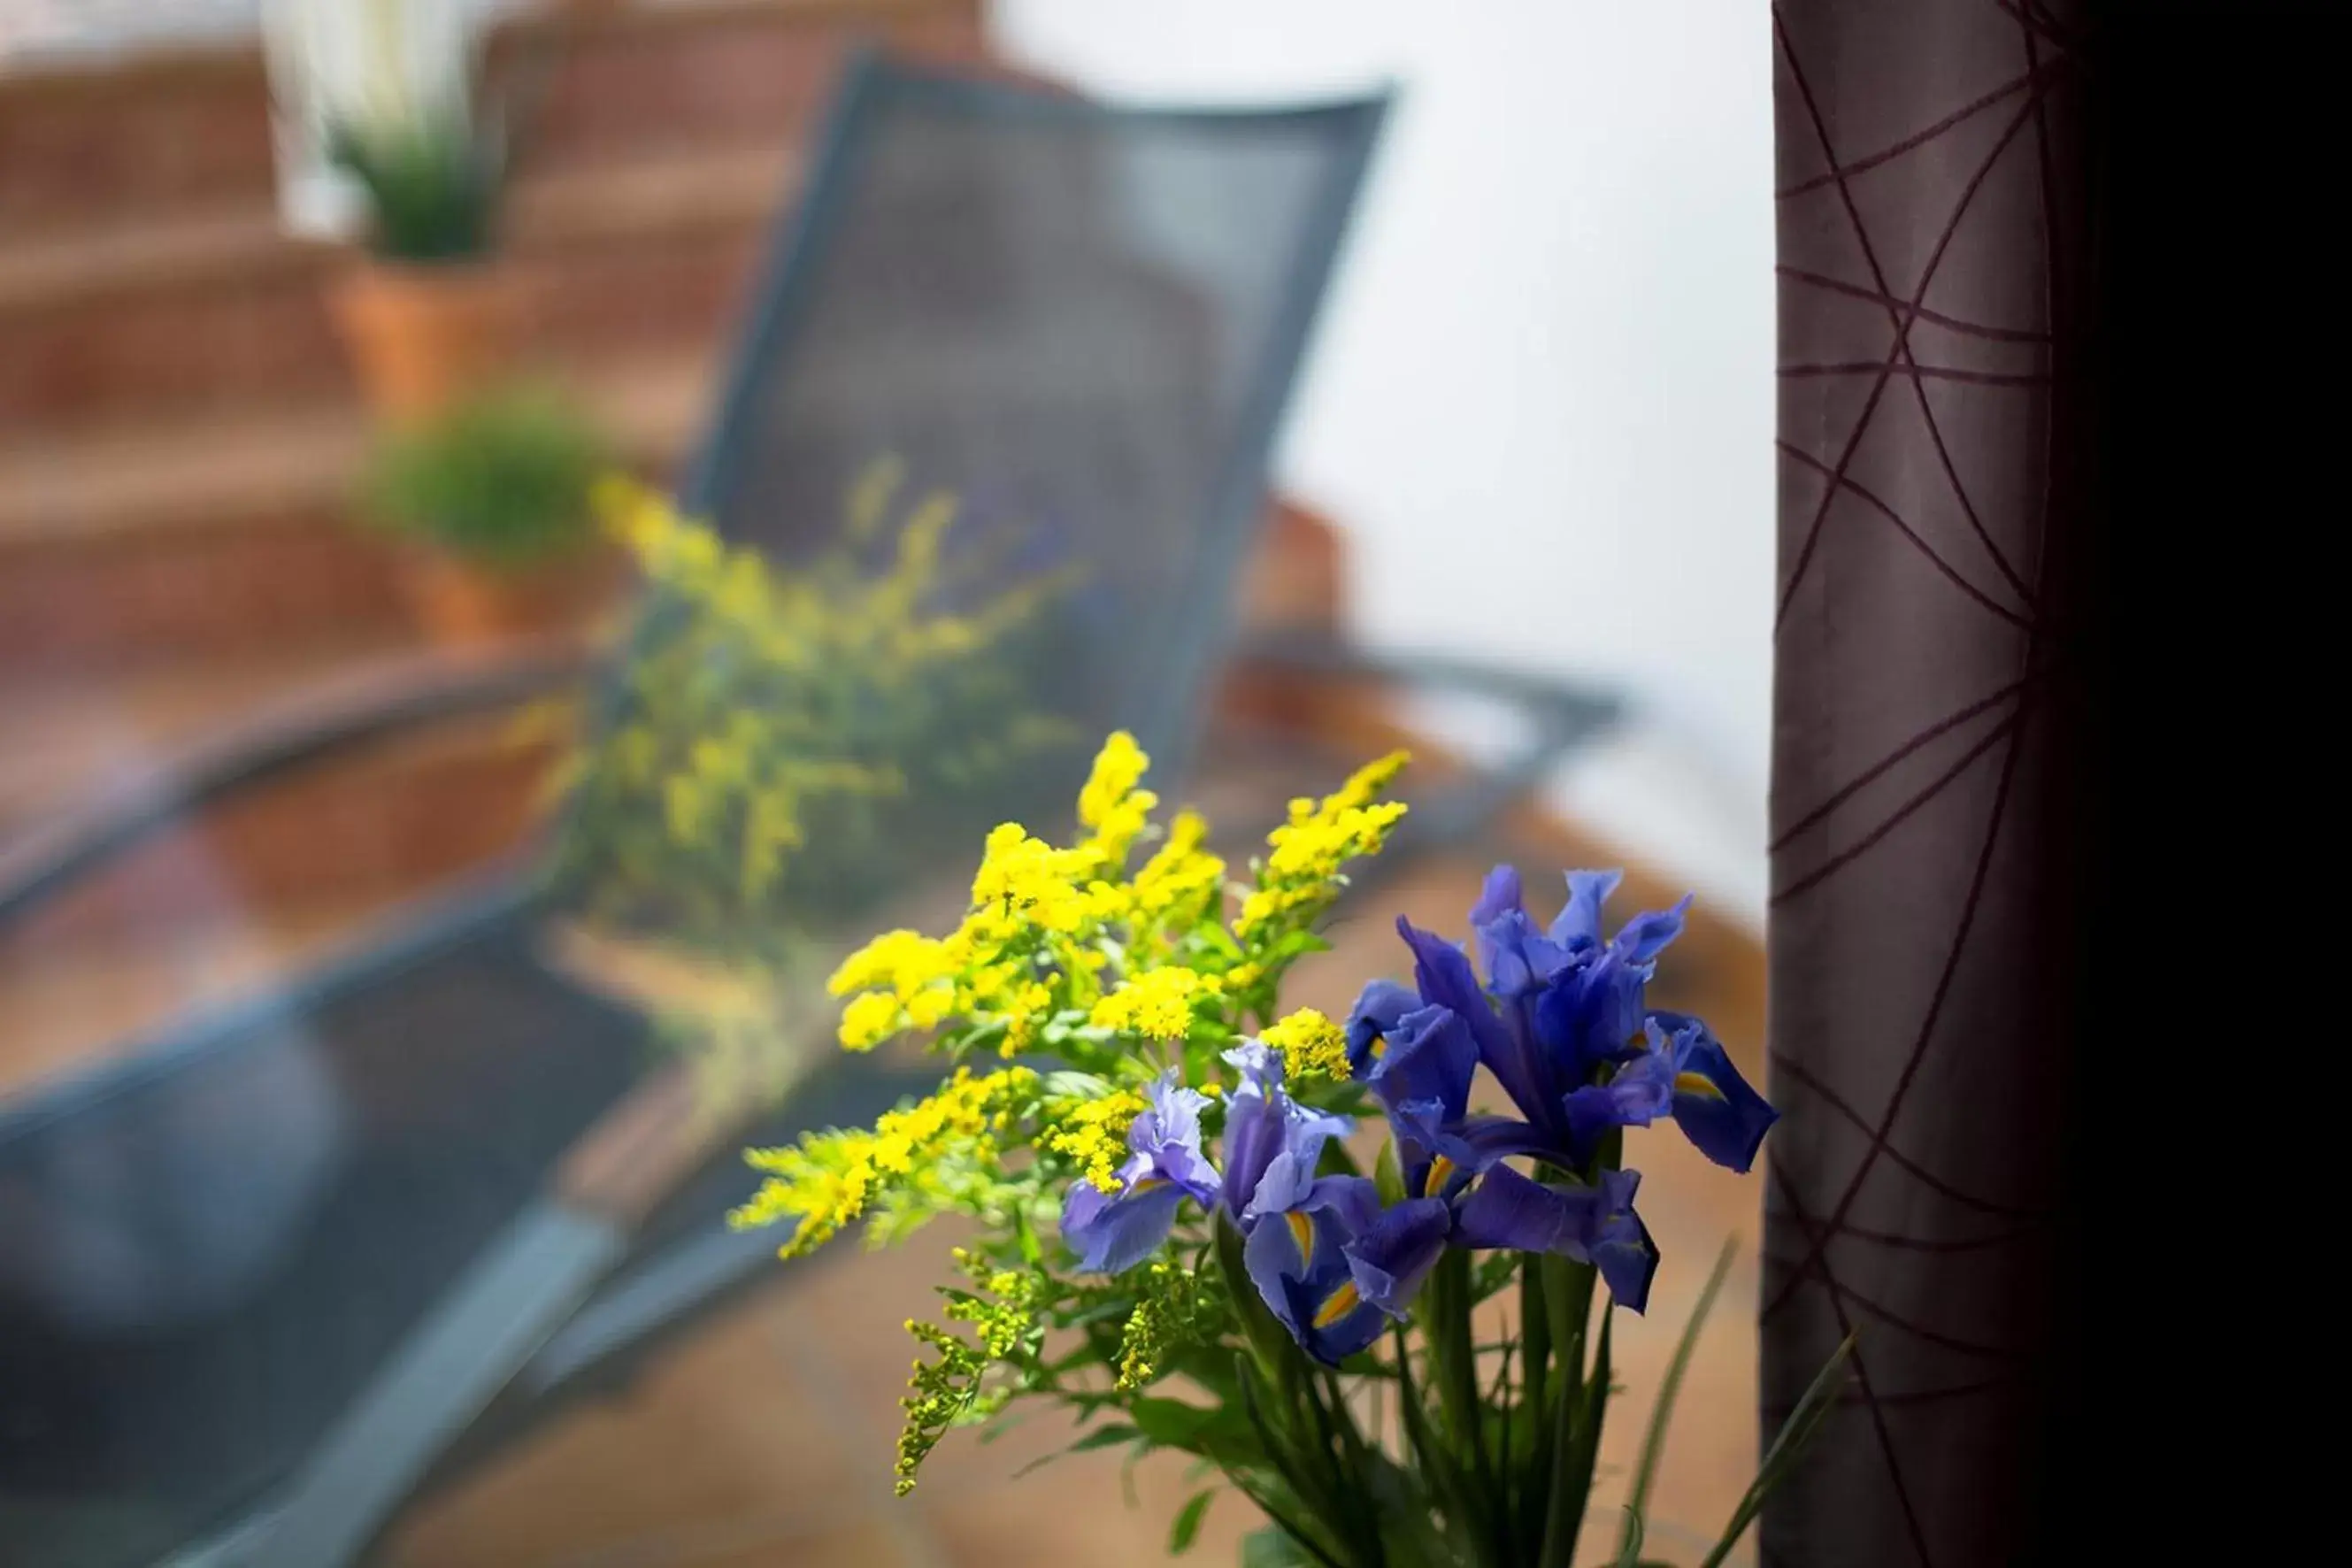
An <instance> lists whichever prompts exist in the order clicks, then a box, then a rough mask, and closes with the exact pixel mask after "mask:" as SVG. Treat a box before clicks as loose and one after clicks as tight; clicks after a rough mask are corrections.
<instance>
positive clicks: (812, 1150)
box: [728, 1068, 1037, 1258]
mask: <svg viewBox="0 0 2352 1568" xmlns="http://www.w3.org/2000/svg"><path fill="white" fill-rule="evenodd" d="M1036 1082H1037V1076H1036V1074H1034V1073H1033V1072H1031V1071H1029V1069H1027V1068H1007V1069H1005V1070H1004V1071H1002V1072H995V1073H991V1074H989V1075H987V1076H986V1077H984V1078H975V1077H974V1076H972V1073H971V1069H970V1068H957V1069H956V1073H955V1076H954V1077H953V1078H951V1079H949V1080H948V1081H947V1083H945V1084H944V1085H942V1086H941V1087H940V1089H939V1091H938V1092H937V1093H935V1094H932V1095H931V1096H929V1098H927V1099H924V1100H918V1101H916V1102H915V1103H914V1104H913V1105H910V1106H908V1107H906V1108H905V1109H904V1110H893V1111H890V1112H888V1113H887V1114H886V1115H884V1116H883V1117H882V1118H881V1119H880V1120H879V1121H876V1122H875V1124H874V1126H873V1128H872V1129H871V1130H870V1131H868V1130H865V1129H857V1130H853V1131H838V1130H836V1131H826V1132H813V1133H810V1134H809V1135H808V1136H807V1137H805V1138H803V1139H802V1140H801V1141H800V1142H798V1143H795V1144H793V1145H791V1146H790V1147H787V1148H782V1149H751V1150H747V1151H746V1152H744V1156H743V1157H744V1159H745V1160H746V1161H747V1162H748V1163H750V1164H751V1167H752V1168H753V1169H755V1170H759V1171H764V1172H766V1173H767V1180H765V1181H764V1182H762V1183H761V1184H760V1190H759V1191H758V1192H757V1193H755V1194H752V1196H751V1201H750V1202H748V1203H746V1204H744V1205H742V1206H741V1207H740V1208H738V1209H736V1210H735V1211H734V1213H732V1214H730V1215H728V1223H729V1224H730V1225H731V1226H734V1227H735V1228H737V1229H739V1230H741V1229H748V1228H750V1227H751V1226H763V1225H773V1224H776V1223H777V1222H779V1221H781V1220H784V1219H793V1220H795V1221H797V1222H798V1223H797V1227H796V1228H795V1229H794V1231H793V1235H792V1237H790V1239H788V1240H787V1241H786V1242H785V1243H784V1245H783V1247H782V1249H781V1253H782V1256H783V1257H786V1258H798V1257H801V1256H803V1254H806V1253H809V1252H813V1251H814V1250H815V1249H816V1248H817V1247H822V1246H824V1244H825V1243H826V1242H828V1241H830V1240H832V1239H833V1238H834V1237H835V1236H837V1235H839V1234H840V1233H841V1231H842V1229H843V1228H844V1227H845V1226H850V1225H854V1224H856V1222H857V1221H858V1220H859V1219H860V1218H862V1217H863V1216H864V1215H865V1214H866V1211H867V1209H869V1208H870V1207H872V1206H873V1205H874V1204H875V1203H876V1202H877V1200H878V1199H880V1198H881V1197H882V1196H883V1195H884V1194H887V1193H888V1192H890V1191H892V1190H894V1189H896V1188H898V1187H900V1186H903V1185H904V1184H907V1183H908V1181H910V1180H911V1179H914V1178H917V1177H919V1176H921V1175H924V1174H927V1173H929V1169H930V1167H932V1166H934V1165H938V1164H940V1163H945V1162H946V1161H947V1160H948V1159H949V1158H950V1156H956V1157H961V1158H963V1159H967V1160H973V1159H977V1160H981V1161H989V1160H992V1159H993V1158H994V1157H995V1154H996V1148H995V1140H996V1138H997V1136H998V1135H999V1134H1001V1133H1003V1131H1005V1125H1006V1121H1007V1115H1008V1111H1009V1110H1010V1108H1011V1106H1012V1105H1013V1103H1014V1102H1015V1101H1017V1100H1019V1099H1020V1098H1021V1097H1022V1096H1024V1095H1025V1094H1027V1093H1028V1092H1030V1091H1031V1090H1033V1089H1034V1087H1035V1085H1036Z"/></svg>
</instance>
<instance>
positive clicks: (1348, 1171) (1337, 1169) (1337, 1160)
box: [1315, 1138, 1363, 1176]
mask: <svg viewBox="0 0 2352 1568" xmlns="http://www.w3.org/2000/svg"><path fill="white" fill-rule="evenodd" d="M1315 1173H1316V1174H1317V1175H1318V1176H1360V1175H1362V1174H1363V1172H1362V1170H1361V1169H1360V1168H1359V1167H1358V1166H1357V1164H1356V1157H1355V1156H1354V1155H1353V1154H1350V1153H1349V1152H1348V1146H1347V1145H1346V1144H1345V1143H1342V1142H1339V1140H1338V1139H1337V1138H1334V1139H1332V1140H1330V1141H1329V1142H1327V1143H1325V1144H1324V1145H1323V1154H1322V1157H1321V1158H1320V1159H1318V1160H1317V1161H1316V1162H1315Z"/></svg>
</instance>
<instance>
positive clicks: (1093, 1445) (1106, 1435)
mask: <svg viewBox="0 0 2352 1568" xmlns="http://www.w3.org/2000/svg"><path fill="white" fill-rule="evenodd" d="M1139 1436H1142V1433H1141V1431H1140V1430H1139V1429H1138V1428H1136V1427H1133V1426H1129V1425H1127V1424H1126V1423H1125V1422H1114V1423H1112V1424H1111V1425H1110V1426H1097V1427H1096V1428H1095V1429H1094V1430H1093V1431H1091V1432H1089V1433H1087V1435H1086V1436H1083V1437H1081V1438H1079V1439H1078V1440H1077V1441H1076V1442H1075V1443H1073V1444H1071V1445H1070V1446H1069V1447H1067V1448H1066V1449H1064V1450H1063V1452H1064V1453H1068V1454H1091V1453H1093V1452H1094V1451H1095V1450H1096V1449H1097V1448H1110V1447H1118V1445H1119V1444H1121V1443H1129V1442H1133V1441H1134V1440H1135V1439H1136V1438H1137V1437H1139Z"/></svg>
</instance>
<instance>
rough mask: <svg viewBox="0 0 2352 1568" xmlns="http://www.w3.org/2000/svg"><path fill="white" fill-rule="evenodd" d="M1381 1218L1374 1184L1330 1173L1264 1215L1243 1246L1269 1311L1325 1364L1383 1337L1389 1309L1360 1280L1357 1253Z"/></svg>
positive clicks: (1333, 1363)
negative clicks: (1277, 1210) (1294, 1200)
mask: <svg viewBox="0 0 2352 1568" xmlns="http://www.w3.org/2000/svg"><path fill="white" fill-rule="evenodd" d="M1393 1212H1394V1211H1391V1213H1393ZM1382 1218H1383V1215H1382V1214H1381V1200H1380V1194H1379V1193H1378V1192H1377V1191H1376V1190H1375V1189H1374V1188H1373V1186H1372V1184H1371V1183H1370V1182H1369V1181H1367V1180H1365V1179H1364V1178H1363V1177H1361V1176H1324V1177H1321V1178H1319V1179H1318V1180H1317V1181H1316V1182H1315V1183H1314V1184H1313V1185H1312V1186H1310V1187H1309V1188H1308V1189H1307V1193H1306V1194H1305V1195H1303V1196H1302V1197H1301V1198H1300V1199H1299V1201H1298V1202H1297V1204H1296V1205H1293V1206H1291V1207H1290V1208H1288V1209H1286V1210H1284V1211H1283V1212H1282V1213H1281V1214H1280V1215H1278V1216H1276V1215H1267V1216H1265V1218H1264V1219H1263V1220H1262V1221H1261V1222H1260V1223H1259V1224H1258V1226H1256V1227H1255V1229H1253V1230H1252V1231H1251V1232H1250V1234H1249V1239H1248V1240H1247V1241H1246V1242H1244V1244H1243V1251H1242V1260H1243V1263H1244V1266H1245V1267H1246V1268H1248V1270H1249V1277H1250V1282H1251V1283H1252V1284H1254V1285H1255V1286H1256V1287H1257V1292H1258V1294H1259V1295H1260V1296H1261V1297H1263V1298H1264V1299H1265V1304H1266V1308H1267V1310H1269V1311H1271V1312H1273V1314H1274V1315H1275V1316H1276V1318H1278V1319H1279V1320H1281V1322H1282V1326H1283V1327H1284V1328H1286V1329H1288V1330H1289V1331H1290V1337H1291V1338H1293V1339H1295V1340H1297V1342H1298V1344H1299V1348H1300V1349H1302V1350H1304V1351H1306V1352H1307V1354H1309V1355H1311V1356H1313V1357H1314V1358H1315V1359H1316V1360H1317V1361H1319V1362H1321V1363H1323V1364H1324V1365H1326V1366H1337V1365H1339V1363H1341V1362H1343V1361H1345V1360H1347V1359H1348V1358H1349V1356H1351V1355H1354V1354H1355V1353H1356V1352H1358V1351H1360V1350H1362V1349H1363V1348H1364V1347H1365V1346H1367V1345H1369V1344H1370V1343H1371V1342H1373V1341H1374V1340H1376V1339H1378V1338H1380V1336H1381V1329H1382V1328H1383V1327H1384V1326H1385V1324H1386V1322H1387V1320H1388V1317H1389V1315H1390V1314H1389V1312H1388V1311H1386V1310H1383V1309H1382V1307H1381V1305H1380V1304H1379V1303H1378V1302H1376V1301H1374V1300H1371V1299H1370V1297H1369V1296H1368V1295H1367V1294H1366V1293H1365V1291H1364V1289H1363V1286H1362V1284H1361V1283H1360V1278H1361V1276H1360V1269H1361V1268H1362V1265H1361V1264H1360V1262H1359V1261H1358V1259H1357V1258H1356V1256H1355V1247H1356V1243H1357V1241H1358V1238H1359V1237H1362V1236H1364V1235H1365V1234H1366V1233H1367V1232H1370V1231H1371V1230H1373V1229H1374V1228H1375V1227H1376V1226H1378V1225H1379V1224H1380V1223H1381V1219H1382Z"/></svg>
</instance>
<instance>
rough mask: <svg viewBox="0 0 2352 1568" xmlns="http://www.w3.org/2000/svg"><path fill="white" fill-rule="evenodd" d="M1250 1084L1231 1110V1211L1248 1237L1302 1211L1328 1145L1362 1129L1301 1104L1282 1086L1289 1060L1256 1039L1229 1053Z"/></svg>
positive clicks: (1227, 1146) (1227, 1144)
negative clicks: (1265, 1223)
mask: <svg viewBox="0 0 2352 1568" xmlns="http://www.w3.org/2000/svg"><path fill="white" fill-rule="evenodd" d="M1225 1060H1226V1061H1228V1062H1230V1063H1232V1064H1233V1065H1234V1067H1237V1068H1240V1069H1241V1074H1242V1081H1241V1085H1240V1087H1239V1088H1237V1089H1234V1092H1233V1096H1232V1098H1231V1100H1228V1102H1227V1104H1226V1108H1225V1137H1224V1154H1225V1179H1224V1200H1225V1206H1226V1207H1227V1208H1228V1209H1231V1210H1232V1211H1233V1215H1234V1222H1235V1223H1236V1224H1237V1225H1239V1226H1241V1228H1242V1230H1243V1232H1244V1234H1247V1233H1249V1232H1250V1231H1252V1230H1254V1229H1255V1227H1256V1225H1257V1222H1258V1221H1259V1220H1260V1219H1261V1218H1263V1217H1264V1216H1265V1215H1272V1214H1280V1213H1283V1212H1285V1211H1286V1210H1289V1209H1293V1208H1296V1207H1297V1205H1299V1204H1300V1203H1302V1202H1303V1201H1305V1199H1306V1197H1307V1191H1308V1189H1309V1188H1310V1187H1311V1186H1313V1184H1314V1182H1315V1165H1316V1162H1318V1160H1320V1159H1321V1158H1322V1157H1323V1145H1324V1144H1325V1143H1326V1142H1329V1141H1330V1140H1331V1139H1333V1138H1344V1137H1346V1136H1347V1135H1348V1134H1349V1132H1350V1131H1354V1129H1355V1123H1354V1122H1353V1121H1350V1120H1349V1118H1347V1117H1345V1116H1332V1115H1328V1114H1327V1113H1325V1112H1323V1111H1320V1110H1313V1109H1311V1108H1309V1107H1307V1106H1304V1105H1301V1104H1299V1103H1298V1102H1297V1100H1293V1099H1291V1098H1290V1096H1289V1095H1288V1094H1287V1093H1286V1092H1285V1091H1284V1089H1283V1087H1282V1072H1283V1068H1282V1054H1281V1053H1280V1052H1278V1051H1276V1050H1274V1049H1272V1048H1270V1047H1266V1046H1265V1045H1262V1044H1260V1043H1259V1042H1257V1041H1255V1040H1250V1041H1247V1042H1245V1043H1244V1044H1243V1045H1241V1046H1239V1047H1235V1048H1234V1049H1233V1050H1230V1051H1227V1052H1226V1053H1225Z"/></svg>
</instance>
